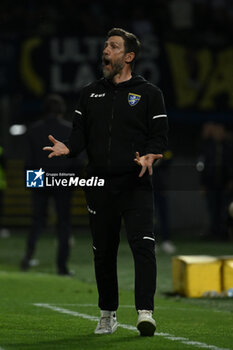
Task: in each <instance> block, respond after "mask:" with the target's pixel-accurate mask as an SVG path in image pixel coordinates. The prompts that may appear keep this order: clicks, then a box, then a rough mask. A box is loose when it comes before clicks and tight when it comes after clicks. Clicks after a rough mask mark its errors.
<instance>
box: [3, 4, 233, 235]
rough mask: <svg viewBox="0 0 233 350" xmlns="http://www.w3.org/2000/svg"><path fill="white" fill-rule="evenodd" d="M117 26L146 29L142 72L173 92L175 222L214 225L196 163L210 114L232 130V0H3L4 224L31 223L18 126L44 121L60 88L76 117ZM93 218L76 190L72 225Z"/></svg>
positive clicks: (184, 226) (179, 228)
mask: <svg viewBox="0 0 233 350" xmlns="http://www.w3.org/2000/svg"><path fill="white" fill-rule="evenodd" d="M112 27H122V28H124V29H126V30H129V31H132V32H134V33H135V34H137V35H138V37H139V38H140V39H141V42H142V44H143V49H142V55H141V57H140V59H139V60H138V63H137V65H136V71H137V72H138V73H139V74H142V75H143V76H144V77H146V78H148V79H149V80H150V81H151V82H152V83H154V84H156V85H158V86H159V87H160V88H161V89H162V91H163V93H164V97H165V102H166V107H167V111H168V117H169V123H170V132H169V148H170V149H171V151H172V153H173V165H172V167H173V169H174V176H173V177H172V178H171V180H170V183H169V184H168V188H167V189H168V190H169V198H170V209H171V224H172V229H173V231H174V232H178V233H181V232H183V233H184V234H185V235H189V234H201V232H202V231H203V230H204V228H205V227H206V226H207V220H208V219H207V214H206V204H205V201H204V198H203V196H202V194H201V192H200V183H199V173H198V172H197V171H196V161H197V156H198V145H199V141H200V134H201V129H202V126H203V124H204V123H205V122H207V121H215V122H218V123H223V124H224V125H225V126H226V128H227V130H228V131H229V133H231V132H232V126H233V114H232V112H233V95H232V76H233V74H232V73H233V63H232V62H233V46H232V37H233V3H232V0H225V1H223V0H222V1H220V0H218V1H216V0H215V1H214V0H212V1H208V0H186V1H181V0H180V1H175V0H170V1H169V0H167V1H166V0H154V1H153V2H152V3H151V2H149V1H144V2H142V1H140V2H138V1H128V2H126V1H116V2H109V1H85V0H83V1H75V0H63V1H62V0H60V1H59V0H57V1H42V0H40V1H35V0H34V1H33V0H30V1H29V0H28V1H6V0H2V1H1V3H0V139H1V142H2V144H3V146H4V148H5V151H6V156H7V161H8V162H7V180H8V188H7V190H6V193H5V198H4V212H3V218H2V219H1V220H2V224H3V226H4V227H9V228H11V227H22V228H23V227H27V226H28V225H29V224H30V193H29V191H27V190H26V189H25V183H24V181H25V176H24V155H25V145H24V137H25V136H24V134H21V135H20V130H21V129H17V127H13V128H12V126H15V125H21V126H22V125H25V126H26V127H27V126H29V125H30V124H31V123H32V122H33V121H35V120H36V119H37V118H38V117H39V116H40V113H41V105H42V100H43V98H44V97H45V96H46V95H47V94H48V93H51V92H54V93H58V94H61V95H62V96H63V97H64V98H65V99H66V102H67V104H68V110H67V119H69V120H72V111H73V109H74V106H75V103H76V101H77V99H78V96H79V91H80V88H81V87H82V86H83V85H84V84H86V83H88V82H90V81H92V80H93V79H96V78H99V77H101V52H102V47H103V42H104V39H105V34H106V32H107V31H108V30H109V29H111V28H112ZM12 134H16V135H12ZM86 217H87V212H86V209H85V201H84V197H83V194H82V193H80V191H77V194H76V195H75V198H74V202H73V216H72V220H73V225H75V226H78V225H86V224H87V220H86ZM50 221H52V219H50ZM174 238H175V237H174Z"/></svg>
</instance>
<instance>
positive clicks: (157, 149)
mask: <svg viewBox="0 0 233 350" xmlns="http://www.w3.org/2000/svg"><path fill="white" fill-rule="evenodd" d="M139 51H140V42H139V41H138V39H137V37H136V36H135V35H134V34H132V33H129V32H126V31H125V30H123V29H120V28H113V29H112V30H110V31H109V32H108V35H107V39H106V42H105V46H104V49H103V56H102V64H103V74H104V77H103V78H102V79H100V80H98V81H95V82H93V83H91V84H89V85H87V86H86V87H84V89H83V90H82V92H81V95H80V99H79V102H78V105H77V108H76V110H75V116H74V126H73V130H72V133H71V136H70V138H69V140H68V142H66V143H62V142H60V141H58V140H56V139H55V138H54V137H53V136H52V135H49V139H50V141H52V142H53V144H54V145H53V147H44V150H46V151H50V152H51V153H50V154H49V156H48V157H49V158H53V157H54V156H61V155H67V156H70V157H74V156H77V155H78V154H79V153H80V152H81V151H82V150H83V149H85V148H86V149H87V155H88V160H89V164H88V168H87V172H88V176H89V177H91V176H98V177H100V178H103V179H104V180H105V184H104V186H103V187H102V188H89V189H86V199H87V205H88V210H89V218H90V225H91V231H92V237H93V253H94V262H95V273H96V280H97V287H98V292H99V307H100V310H101V316H100V319H99V322H98V325H97V328H96V330H95V334H110V333H113V332H114V331H115V330H116V328H117V320H116V310H117V309H118V279H117V252H118V247H119V242H120V228H121V220H122V218H123V219H124V222H125V228H126V232H127V238H128V241H129V245H130V248H131V250H132V253H133V257H134V265H135V306H136V310H137V312H138V321H137V328H138V330H139V332H140V334H141V335H143V336H152V335H154V332H155V329H156V323H155V320H154V319H153V317H152V314H153V310H154V294H155V290H156V274H157V272H156V258H155V236H154V232H153V229H154V227H153V226H154V222H153V219H154V213H153V190H152V179H151V175H152V166H153V163H154V162H155V161H156V160H157V159H160V158H162V153H163V151H164V150H165V149H166V147H167V131H168V123H167V114H166V111H165V106H164V101H163V95H162V93H161V91H160V90H159V89H158V87H156V86H155V85H153V84H151V83H149V82H148V81H146V80H145V79H144V78H142V77H141V76H138V75H135V74H134V73H133V72H132V69H133V66H134V61H135V59H136V57H137V56H138V53H139Z"/></svg>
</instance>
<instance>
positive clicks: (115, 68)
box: [103, 60, 123, 80]
mask: <svg viewBox="0 0 233 350" xmlns="http://www.w3.org/2000/svg"><path fill="white" fill-rule="evenodd" d="M110 65H111V69H110V70H109V69H108V66H109V65H107V66H105V65H104V64H103V75H104V77H105V78H106V79H108V80H112V79H113V78H114V77H115V75H117V74H119V73H120V72H121V71H122V69H123V62H122V61H121V60H118V61H116V62H114V63H111V62H110Z"/></svg>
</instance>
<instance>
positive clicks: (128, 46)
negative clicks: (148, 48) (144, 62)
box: [107, 28, 141, 68]
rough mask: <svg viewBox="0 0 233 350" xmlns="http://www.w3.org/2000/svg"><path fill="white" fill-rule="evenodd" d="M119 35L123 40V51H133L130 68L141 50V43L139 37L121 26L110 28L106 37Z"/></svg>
mask: <svg viewBox="0 0 233 350" xmlns="http://www.w3.org/2000/svg"><path fill="white" fill-rule="evenodd" d="M115 35H116V36H121V37H122V38H123V40H124V45H125V53H128V52H134V54H135V57H134V59H133V61H132V62H130V66H131V68H133V66H134V63H135V60H136V58H137V57H138V55H139V53H140V50H141V43H140V41H139V39H138V38H137V37H136V35H134V34H133V33H130V32H127V31H126V30H124V29H122V28H112V29H111V30H109V32H108V34H107V38H110V37H111V36H115Z"/></svg>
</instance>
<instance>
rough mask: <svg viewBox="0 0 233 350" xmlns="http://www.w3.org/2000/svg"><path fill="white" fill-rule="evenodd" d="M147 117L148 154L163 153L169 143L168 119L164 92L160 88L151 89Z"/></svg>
mask: <svg viewBox="0 0 233 350" xmlns="http://www.w3.org/2000/svg"><path fill="white" fill-rule="evenodd" d="M147 117H148V127H149V137H148V142H147V146H146V154H148V153H153V154H162V153H163V152H164V151H165V150H166V148H167V144H168V140H167V134H168V121H167V113H166V108H165V104H164V99H163V94H162V92H161V91H160V90H159V89H158V88H154V89H153V90H152V91H150V94H149V102H148V111H147Z"/></svg>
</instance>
